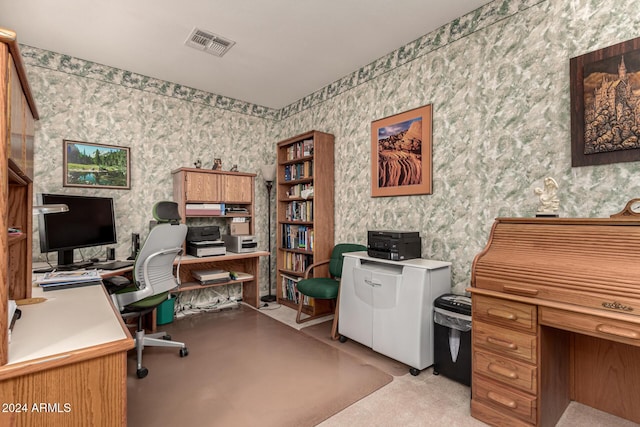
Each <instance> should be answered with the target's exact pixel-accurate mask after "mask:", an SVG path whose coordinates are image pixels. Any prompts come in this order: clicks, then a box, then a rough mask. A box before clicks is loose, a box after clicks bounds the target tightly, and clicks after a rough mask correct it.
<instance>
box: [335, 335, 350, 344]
mask: <svg viewBox="0 0 640 427" xmlns="http://www.w3.org/2000/svg"><path fill="white" fill-rule="evenodd" d="M348 339H349V338H347V337H345V336H344V335H340V336H339V337H338V341H340V342H341V343H343V344H344V343H346V342H347V340H348Z"/></svg>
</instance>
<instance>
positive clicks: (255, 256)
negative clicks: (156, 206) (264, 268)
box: [171, 168, 268, 308]
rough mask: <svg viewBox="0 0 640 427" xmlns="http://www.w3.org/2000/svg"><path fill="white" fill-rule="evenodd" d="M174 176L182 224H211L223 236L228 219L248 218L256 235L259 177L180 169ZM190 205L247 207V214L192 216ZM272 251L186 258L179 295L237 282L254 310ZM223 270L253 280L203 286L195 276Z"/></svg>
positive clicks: (241, 173) (246, 300) (244, 297)
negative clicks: (265, 258)
mask: <svg viewBox="0 0 640 427" xmlns="http://www.w3.org/2000/svg"><path fill="white" fill-rule="evenodd" d="M171 173H172V174H173V200H174V201H176V202H177V203H178V210H179V212H180V216H181V217H182V221H183V222H184V223H186V224H189V223H190V222H192V221H198V222H199V224H198V225H201V224H200V223H201V222H202V221H204V222H211V224H214V225H218V226H220V231H221V234H224V232H225V230H228V224H222V223H221V222H222V221H224V220H225V219H227V220H228V219H231V218H237V217H244V218H248V221H249V234H254V232H255V231H254V220H253V219H254V194H255V177H256V174H253V173H244V172H228V171H218V170H207V169H196V168H180V169H176V170H174V171H172V172H171ZM188 203H194V204H200V203H224V204H225V205H226V206H227V207H229V206H238V207H241V208H245V209H246V210H247V213H246V214H245V213H242V214H237V213H231V214H225V213H224V212H222V213H221V214H220V215H200V214H198V215H190V214H189V215H188V214H187V213H186V205H187V204H188ZM267 255H268V252H265V251H256V252H248V253H242V254H236V253H233V252H227V254H226V255H221V256H210V257H201V258H196V257H192V256H185V257H183V258H182V261H181V263H180V272H179V278H180V282H181V283H182V285H181V286H180V287H179V288H178V289H177V290H176V292H185V291H191V290H196V289H203V288H207V287H213V286H224V285H229V284H234V283H241V284H242V299H243V300H244V301H245V302H246V303H247V304H250V305H252V306H254V307H256V308H257V307H258V306H259V303H260V274H259V273H260V272H259V261H260V257H261V256H267ZM218 268H220V269H223V270H227V271H235V272H237V273H246V274H248V275H249V276H251V277H245V278H241V279H239V280H231V281H229V282H225V283H216V284H212V285H200V284H199V283H198V282H197V281H196V280H195V279H194V278H193V275H192V274H191V272H192V271H196V270H210V269H218Z"/></svg>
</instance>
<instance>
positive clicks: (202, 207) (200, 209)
mask: <svg viewBox="0 0 640 427" xmlns="http://www.w3.org/2000/svg"><path fill="white" fill-rule="evenodd" d="M224 212H225V209H224V203H187V204H186V206H185V214H187V215H194V216H197V215H204V216H206V215H224Z"/></svg>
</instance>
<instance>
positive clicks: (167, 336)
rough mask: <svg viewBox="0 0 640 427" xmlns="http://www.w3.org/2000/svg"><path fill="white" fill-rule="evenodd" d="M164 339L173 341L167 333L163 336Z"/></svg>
mask: <svg viewBox="0 0 640 427" xmlns="http://www.w3.org/2000/svg"><path fill="white" fill-rule="evenodd" d="M162 339H163V340H165V341H171V335H168V334H167V335H165V336H163V337H162Z"/></svg>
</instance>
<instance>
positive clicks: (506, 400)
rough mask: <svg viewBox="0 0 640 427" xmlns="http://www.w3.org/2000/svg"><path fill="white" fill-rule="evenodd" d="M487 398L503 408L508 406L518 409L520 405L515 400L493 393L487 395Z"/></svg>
mask: <svg viewBox="0 0 640 427" xmlns="http://www.w3.org/2000/svg"><path fill="white" fill-rule="evenodd" d="M487 397H488V398H489V399H491V400H493V401H494V402H496V403H498V404H500V405H502V406H506V407H507V408H511V409H516V408H517V407H518V404H517V403H516V402H515V401H514V400H511V399H509V398H507V397H504V396H500V395H499V394H497V393H494V392H492V391H490V392H489V393H487Z"/></svg>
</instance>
